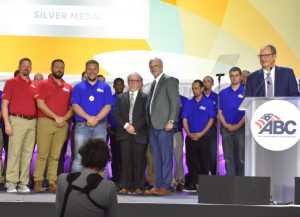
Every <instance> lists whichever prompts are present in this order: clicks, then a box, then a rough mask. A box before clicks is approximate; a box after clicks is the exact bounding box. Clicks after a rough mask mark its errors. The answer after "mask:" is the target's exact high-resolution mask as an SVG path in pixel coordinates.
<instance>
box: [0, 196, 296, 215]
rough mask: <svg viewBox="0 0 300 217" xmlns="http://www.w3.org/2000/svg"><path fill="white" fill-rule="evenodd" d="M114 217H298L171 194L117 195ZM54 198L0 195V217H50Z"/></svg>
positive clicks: (281, 209) (281, 208) (287, 208)
mask: <svg viewBox="0 0 300 217" xmlns="http://www.w3.org/2000/svg"><path fill="white" fill-rule="evenodd" d="M118 201H119V209H118V213H117V217H119V216H120V217H121V216H122V217H299V216H300V206H297V205H262V206H253V205H252V206H249V205H236V204H232V205H225V204H199V203H198V195H197V193H186V192H179V193H178V192H175V193H172V195H170V196H165V197H156V196H123V195H118ZM54 202H55V194H50V193H42V194H35V193H30V194H17V193H6V192H0V213H1V217H2V216H4V217H6V216H9V217H19V216H20V217H24V216H30V217H35V216H37V217H40V216H43V217H54V216H58V215H57V213H56V210H55V203H54Z"/></svg>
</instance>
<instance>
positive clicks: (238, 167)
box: [221, 126, 245, 176]
mask: <svg viewBox="0 0 300 217" xmlns="http://www.w3.org/2000/svg"><path fill="white" fill-rule="evenodd" d="M221 133H222V144H223V151H224V159H225V166H226V171H227V175H228V176H244V174H245V172H244V171H245V126H242V127H241V128H240V129H238V130H237V131H234V132H229V131H228V130H227V129H225V128H224V127H222V128H221Z"/></svg>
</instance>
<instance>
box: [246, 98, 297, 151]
mask: <svg viewBox="0 0 300 217" xmlns="http://www.w3.org/2000/svg"><path fill="white" fill-rule="evenodd" d="M287 111H288V112H287ZM251 132H252V136H253V137H254V139H255V141H256V142H257V143H258V144H259V145H261V146H262V147H264V148H266V149H268V150H272V151H282V150H286V149H288V148H290V147H292V146H293V145H295V144H296V143H297V142H298V140H299V138H300V112H299V110H298V108H297V107H296V106H294V105H293V104H291V103H290V102H287V101H283V100H272V101H269V102H266V103H264V104H263V105H261V106H260V107H259V108H258V109H257V110H256V111H255V113H254V115H253V116H252V120H251Z"/></svg>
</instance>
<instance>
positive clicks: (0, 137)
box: [0, 128, 4, 183]
mask: <svg viewBox="0 0 300 217" xmlns="http://www.w3.org/2000/svg"><path fill="white" fill-rule="evenodd" d="M2 150H3V135H2V130H1V128H0V183H4V177H3V175H2V173H3V162H2Z"/></svg>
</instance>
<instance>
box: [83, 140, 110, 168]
mask: <svg viewBox="0 0 300 217" xmlns="http://www.w3.org/2000/svg"><path fill="white" fill-rule="evenodd" d="M78 153H79V154H80V155H81V157H82V159H81V164H82V166H83V167H87V168H92V169H97V170H102V169H103V168H105V166H106V163H107V162H108V161H109V160H110V155H109V149H108V145H107V143H106V142H105V141H104V140H103V139H89V140H87V141H86V142H85V143H84V144H83V146H81V147H80V149H79V151H78Z"/></svg>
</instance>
